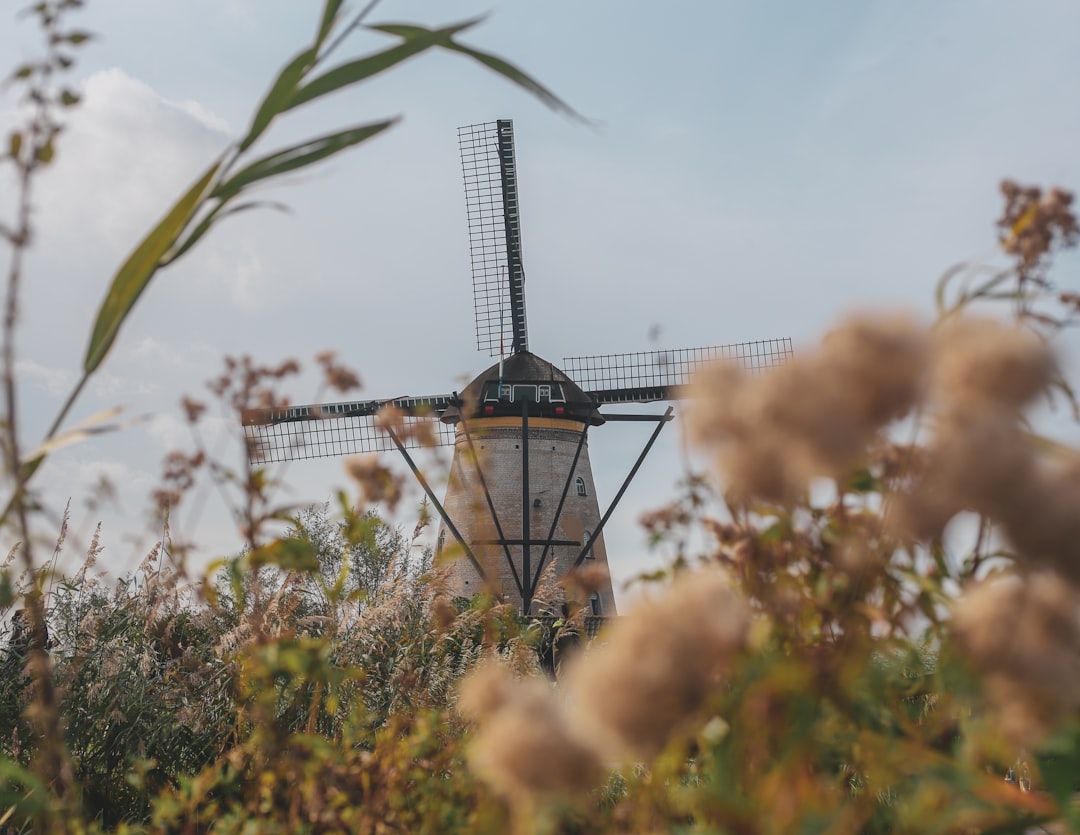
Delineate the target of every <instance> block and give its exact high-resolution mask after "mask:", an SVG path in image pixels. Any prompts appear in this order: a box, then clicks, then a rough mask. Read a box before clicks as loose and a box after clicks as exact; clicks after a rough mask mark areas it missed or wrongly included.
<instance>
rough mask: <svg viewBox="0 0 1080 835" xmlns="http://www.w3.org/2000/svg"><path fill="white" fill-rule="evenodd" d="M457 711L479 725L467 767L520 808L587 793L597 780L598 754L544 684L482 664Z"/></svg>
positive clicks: (463, 688)
mask: <svg viewBox="0 0 1080 835" xmlns="http://www.w3.org/2000/svg"><path fill="white" fill-rule="evenodd" d="M458 710H459V711H460V712H461V714H462V715H463V716H465V717H467V718H469V719H472V720H473V721H475V722H477V723H478V725H479V727H478V729H477V731H476V736H475V738H474V739H473V741H472V744H471V746H470V748H469V753H468V758H469V764H470V766H471V767H472V768H473V769H474V770H475V771H476V773H477V774H478V775H479V776H480V777H481V778H482V779H483V780H485V781H486V782H487V783H488V784H489V785H490V786H491V787H492V788H493V789H494V790H495V791H496V792H498V793H499V794H501V795H503V796H504V797H506V798H507V799H508V800H509V801H510V802H511V803H512V804H514V805H515V807H517V808H519V809H520V808H526V809H527V808H528V807H529V806H530V805H531V804H532V803H533V802H534V801H535V800H536V799H538V798H543V797H546V796H551V795H557V794H568V795H573V794H579V793H581V792H584V791H587V790H588V789H590V788H591V787H592V786H593V785H595V784H596V782H597V780H598V778H599V777H600V774H601V769H600V762H599V760H598V758H597V755H596V754H595V752H594V751H593V750H592V749H591V748H590V747H589V746H588V745H587V744H586V743H585V741H584V740H583V739H582V738H581V737H580V736H579V735H578V733H577V731H576V730H575V729H574V728H573V727H572V726H571V725H570V724H569V723H568V722H567V721H566V718H565V716H564V714H563V712H562V710H561V709H560V706H559V703H558V701H557V700H556V697H555V694H554V692H553V691H552V689H551V685H550V684H548V683H546V682H545V681H543V680H540V679H534V678H533V679H515V678H514V677H513V675H512V674H511V673H510V671H509V670H507V669H506V668H505V667H502V666H501V665H499V664H497V663H495V662H488V663H486V664H482V665H480V666H478V667H477V668H476V669H475V670H474V671H473V672H472V673H470V674H469V676H468V677H467V678H466V679H465V680H464V681H463V682H462V685H461V690H460V696H459V699H458Z"/></svg>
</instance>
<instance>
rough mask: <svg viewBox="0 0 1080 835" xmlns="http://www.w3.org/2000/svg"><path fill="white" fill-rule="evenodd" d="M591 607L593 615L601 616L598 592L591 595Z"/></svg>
mask: <svg viewBox="0 0 1080 835" xmlns="http://www.w3.org/2000/svg"><path fill="white" fill-rule="evenodd" d="M589 608H590V609H592V613H593V617H597V618H598V617H600V615H601V610H600V595H599V594H597V593H596V592H593V593H592V594H590V595H589Z"/></svg>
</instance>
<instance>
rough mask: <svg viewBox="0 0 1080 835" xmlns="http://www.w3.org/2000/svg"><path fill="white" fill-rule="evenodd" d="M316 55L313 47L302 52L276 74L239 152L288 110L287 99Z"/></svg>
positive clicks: (309, 67) (241, 143) (244, 149)
mask: <svg viewBox="0 0 1080 835" xmlns="http://www.w3.org/2000/svg"><path fill="white" fill-rule="evenodd" d="M316 55H317V52H316V49H315V47H309V48H308V49H305V50H302V51H301V52H300V53H299V54H297V56H296V57H295V58H293V59H292V60H291V61H290V62H289V63H288V64H286V65H285V68H284V69H282V71H281V72H280V73H278V77H277V78H276V79H274V83H273V84H271V85H270V91H269V92H268V93H267V94H266V96H265V97H264V98H263V100H262V102H261V103H260V104H259V109H258V110H256V111H255V117H254V118H253V119H252V120H251V127H250V128H248V132H247V135H246V136H245V137H244V138H243V139H241V140H240V146H239V150H240V152H243V151H246V150H247V149H248V148H250V147H251V146H252V145H253V144H255V140H257V139H258V138H259V137H260V136H262V134H263V132H264V131H265V130H266V129H267V128H268V127H269V126H270V123H271V122H272V121H274V117H275V116H277V115H278V114H279V113H282V112H283V111H285V110H287V109H288V107H287V106H286V105H287V103H288V101H289V99H290V98H291V97H292V95H293V93H294V92H295V91H296V88H297V86H298V85H299V84H300V81H301V80H302V79H303V77H304V74H305V73H306V72H307V71H308V70H309V69H311V66H312V64H314V62H315V58H316Z"/></svg>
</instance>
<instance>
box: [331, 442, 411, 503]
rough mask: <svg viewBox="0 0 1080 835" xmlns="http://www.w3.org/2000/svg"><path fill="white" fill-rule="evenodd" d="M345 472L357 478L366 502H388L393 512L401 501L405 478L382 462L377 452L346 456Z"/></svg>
mask: <svg viewBox="0 0 1080 835" xmlns="http://www.w3.org/2000/svg"><path fill="white" fill-rule="evenodd" d="M345 472H346V473H348V474H349V476H350V477H352V478H353V479H355V480H356V483H357V484H358V485H359V487H360V495H361V496H362V497H363V499H364V501H365V502H386V506H387V507H388V508H389V510H390V511H391V512H393V511H394V509H395V508H396V507H397V503H398V502H399V501H401V496H402V490H403V486H404V479H403V478H402V477H401V476H400V475H398V474H397V473H395V472H394V471H393V470H391V469H389V468H388V467H386V466H384V465H383V464H382V463H380V461H379V456H378V455H376V454H375V453H371V454H369V455H354V456H352V457H351V458H346V459H345Z"/></svg>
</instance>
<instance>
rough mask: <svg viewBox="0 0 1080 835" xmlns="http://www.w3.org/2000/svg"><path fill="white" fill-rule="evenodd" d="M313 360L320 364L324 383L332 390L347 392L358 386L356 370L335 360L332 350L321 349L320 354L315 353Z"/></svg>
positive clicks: (358, 379) (358, 380)
mask: <svg viewBox="0 0 1080 835" xmlns="http://www.w3.org/2000/svg"><path fill="white" fill-rule="evenodd" d="M315 361H316V362H317V363H319V365H321V366H322V369H323V374H324V375H325V376H326V385H328V386H329V387H330V388H331V389H333V390H334V391H338V392H341V393H342V394H348V393H349V392H350V391H354V390H356V389H358V388H360V378H359V377H358V376H357V375H356V372H355V371H352V370H351V369H349V368H346V367H345V366H344V365H341V364H339V363H338V362H336V355H335V354H334V352H333V351H323V352H322V353H321V354H317V355H316V356H315Z"/></svg>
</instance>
